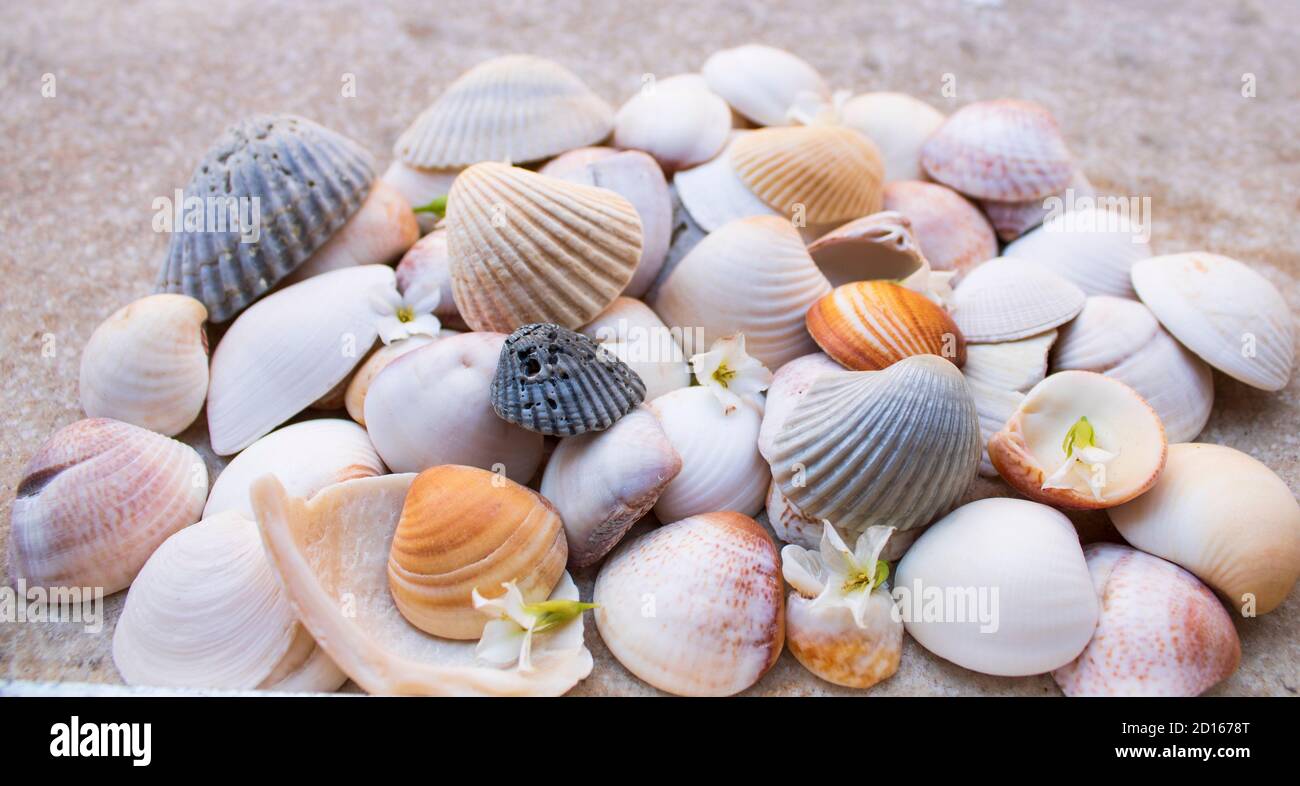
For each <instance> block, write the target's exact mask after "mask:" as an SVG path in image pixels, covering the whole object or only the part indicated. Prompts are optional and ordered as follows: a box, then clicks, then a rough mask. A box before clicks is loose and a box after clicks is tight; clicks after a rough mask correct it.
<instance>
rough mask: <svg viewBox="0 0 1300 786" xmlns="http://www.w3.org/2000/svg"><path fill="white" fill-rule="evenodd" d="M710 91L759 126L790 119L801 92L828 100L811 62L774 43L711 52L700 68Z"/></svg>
mask: <svg viewBox="0 0 1300 786" xmlns="http://www.w3.org/2000/svg"><path fill="white" fill-rule="evenodd" d="M700 73H701V74H703V75H704V79H705V81H706V82H708V85H709V88H710V89H711V90H713V92H715V93H717V94H718V95H720V96H722V97H723V98H724V99H726V101H727V103H728V104H730V105H731V107H732V108H733V109H735V110H736V111H737V112H739V113H740V114H742V115H744V116H745V117H746V118H748V119H749V120H752V121H754V122H755V123H757V124H758V125H761V126H780V125H786V124H788V123H789V122H790V119H789V115H788V112H789V110H790V108H791V107H792V106H794V104H795V101H796V99H798V98H799V96H800V94H801V93H813V94H815V95H816V96H818V97H820V98H822V99H823V100H829V99H830V96H831V91H830V88H828V87H827V86H826V82H825V81H824V80H823V79H822V77H821V75H820V74H818V73H817V70H816V69H814V68H813V67H812V66H810V65H808V64H807V63H805V62H804V61H803V60H801V59H799V58H798V57H796V56H794V55H792V54H790V53H789V52H786V51H785V50H782V49H776V48H775V47H770V46H764V45H762V44H746V45H745V46H738V47H736V48H734V49H723V50H721V51H719V52H714V53H713V54H712V55H710V56H709V59H708V60H706V61H704V67H703V68H701V69H700Z"/></svg>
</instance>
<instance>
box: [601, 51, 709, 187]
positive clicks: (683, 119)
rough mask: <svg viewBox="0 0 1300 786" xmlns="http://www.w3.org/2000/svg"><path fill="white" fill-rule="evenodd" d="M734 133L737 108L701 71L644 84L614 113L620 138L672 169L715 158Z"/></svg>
mask: <svg viewBox="0 0 1300 786" xmlns="http://www.w3.org/2000/svg"><path fill="white" fill-rule="evenodd" d="M730 133H731V108H730V107H728V106H727V102H726V101H723V100H722V99H721V98H720V97H719V96H718V95H717V94H715V93H713V92H712V91H711V90H709V87H708V85H707V84H706V83H705V81H704V79H703V77H700V76H699V75H697V74H681V75H678V76H672V77H668V78H667V79H659V80H656V81H654V82H652V83H648V84H645V85H642V87H641V89H640V90H639V91H637V93H636V95H634V96H632V97H631V98H629V99H628V101H627V103H625V104H623V106H622V107H620V108H619V110H618V114H617V115H615V116H614V144H615V145H617V146H619V147H622V148H632V149H635V150H644V151H645V152H647V153H649V154H650V155H652V156H654V158H655V160H656V161H658V162H659V165H660V166H662V167H663V168H664V171H665V172H670V173H671V172H673V171H676V170H678V169H683V168H685V167H690V166H695V165H696V164H701V163H703V162H705V161H708V160H709V159H710V158H713V157H714V156H715V155H717V154H718V151H720V150H721V149H722V146H723V145H724V144H726V142H727V137H728V136H729V135H730Z"/></svg>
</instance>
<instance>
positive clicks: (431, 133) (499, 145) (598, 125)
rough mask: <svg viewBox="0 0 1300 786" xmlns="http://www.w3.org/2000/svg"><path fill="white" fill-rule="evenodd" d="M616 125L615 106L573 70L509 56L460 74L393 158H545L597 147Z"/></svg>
mask: <svg viewBox="0 0 1300 786" xmlns="http://www.w3.org/2000/svg"><path fill="white" fill-rule="evenodd" d="M613 126H614V110H613V108H612V107H610V105H609V104H607V103H605V101H604V100H603V99H602V98H600V97H599V96H597V95H596V94H595V93H593V92H591V89H590V88H588V87H587V86H586V85H585V84H583V83H582V80H580V79H579V78H578V77H577V76H575V75H574V74H573V73H572V72H571V71H569V70H568V69H567V68H565V67H564V66H562V65H560V64H559V63H555V62H552V61H550V60H545V59H543V58H540V57H534V56H532V55H507V56H505V57H497V58H494V59H492V60H488V61H485V62H482V63H479V64H478V65H476V66H474V67H473V68H471V69H470V70H469V71H466V72H465V73H464V74H461V75H460V76H459V77H458V78H457V79H456V81H455V82H453V83H452V84H451V86H450V87H448V88H447V89H446V91H444V92H443V94H442V95H441V96H439V97H438V100H436V101H434V102H433V104H432V105H430V106H429V108H428V109H426V110H424V112H423V113H421V114H420V116H419V117H418V118H416V120H415V122H414V123H412V124H411V127H410V128H408V129H406V131H404V132H403V133H402V135H401V136H400V137H398V139H397V144H396V145H395V146H394V148H393V155H394V156H396V157H397V158H400V159H401V160H402V161H403V162H404V163H406V164H407V165H408V166H412V167H417V168H420V169H440V168H445V167H454V166H465V165H467V164H477V163H479V162H480V161H512V162H516V163H522V162H526V161H539V160H541V159H543V158H550V157H551V156H553V155H556V154H558V153H563V152H564V151H565V150H571V149H573V148H575V147H583V146H584V145H591V144H595V143H596V142H599V141H600V140H602V139H604V138H605V137H607V136H609V132H610V130H611V129H612V128H613Z"/></svg>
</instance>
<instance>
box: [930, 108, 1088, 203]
mask: <svg viewBox="0 0 1300 786" xmlns="http://www.w3.org/2000/svg"><path fill="white" fill-rule="evenodd" d="M921 165H922V166H924V167H925V171H926V172H927V173H928V174H929V175H930V177H932V178H934V179H935V180H937V181H939V182H940V183H943V184H944V185H946V186H950V187H951V188H953V189H955V190H957V191H960V192H961V193H963V194H965V195H967V196H971V197H976V198H978V199H992V200H996V201H999V202H1026V201H1028V200H1031V199H1042V198H1043V197H1047V196H1051V195H1052V194H1054V193H1056V192H1057V191H1060V190H1061V189H1063V188H1065V187H1066V186H1068V185H1069V184H1070V178H1071V177H1072V176H1073V175H1074V163H1073V161H1072V160H1071V158H1070V151H1069V150H1067V149H1066V147H1065V140H1064V139H1063V138H1062V137H1061V130H1060V128H1059V127H1058V126H1057V125H1056V119H1055V118H1053V117H1052V114H1051V113H1050V112H1048V111H1047V110H1046V109H1044V108H1043V107H1041V106H1039V105H1038V104H1035V103H1032V102H1030V101H1018V100H1013V99H1001V100H997V101H979V102H976V103H973V104H967V105H966V106H964V107H962V108H961V109H958V110H957V111H956V112H953V113H952V115H951V116H949V118H948V119H947V120H946V121H944V124H943V125H942V126H940V127H939V130H938V131H935V132H934V134H933V135H932V136H931V137H930V138H929V139H928V140H926V142H925V144H924V145H923V146H922V147H921Z"/></svg>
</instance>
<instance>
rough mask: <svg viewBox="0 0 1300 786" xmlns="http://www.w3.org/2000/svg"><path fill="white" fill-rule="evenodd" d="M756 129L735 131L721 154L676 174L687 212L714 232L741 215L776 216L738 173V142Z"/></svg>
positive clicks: (683, 204)
mask: <svg viewBox="0 0 1300 786" xmlns="http://www.w3.org/2000/svg"><path fill="white" fill-rule="evenodd" d="M752 133H753V132H752V131H735V132H733V133H732V135H731V141H730V142H728V143H727V146H726V148H724V149H723V151H722V152H721V153H719V154H718V155H716V156H714V157H713V158H712V159H711V160H709V161H706V162H705V163H703V164H700V165H699V166H695V167H691V168H690V169H683V170H681V171H680V172H678V173H677V174H675V175H673V186H674V187H675V188H676V189H677V195H678V197H679V198H680V199H681V202H682V206H683V207H685V208H686V212H687V213H688V214H689V215H690V217H691V218H692V219H693V220H694V221H695V223H696V224H697V225H698V226H699V227H700V229H702V230H704V231H705V232H706V233H707V232H713V231H714V230H716V229H718V228H719V227H721V226H723V225H724V224H727V223H729V222H731V221H735V220H737V219H740V218H749V217H751V216H776V215H780V211H778V210H774V209H772V208H771V207H769V206H768V205H767V203H766V202H764V201H763V200H761V199H759V198H758V197H757V196H756V195H755V194H754V192H753V191H750V190H749V187H748V186H746V185H745V182H744V181H743V180H741V179H740V175H738V174H736V168H735V167H734V166H733V165H732V159H731V153H732V151H733V150H734V149H735V146H736V141H737V140H738V139H740V138H741V137H743V136H745V135H747V134H752Z"/></svg>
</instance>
